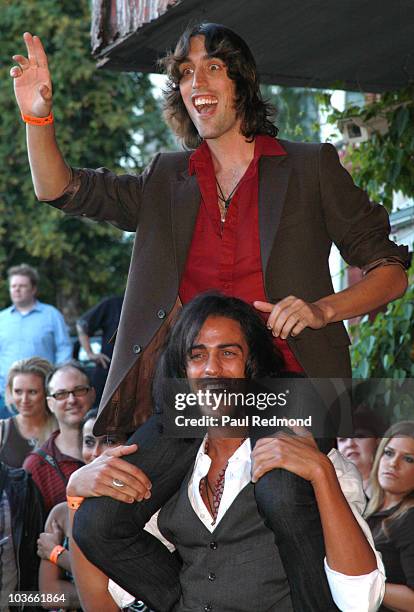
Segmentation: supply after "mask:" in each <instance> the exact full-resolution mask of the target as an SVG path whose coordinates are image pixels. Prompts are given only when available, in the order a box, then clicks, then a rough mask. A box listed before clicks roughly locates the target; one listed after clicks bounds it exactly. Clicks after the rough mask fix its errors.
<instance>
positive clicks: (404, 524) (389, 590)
mask: <svg viewBox="0 0 414 612" xmlns="http://www.w3.org/2000/svg"><path fill="white" fill-rule="evenodd" d="M366 517H367V519H368V524H369V526H370V527H371V530H372V533H373V536H374V541H375V547H376V549H377V550H378V551H379V552H381V553H382V558H383V562H384V566H385V572H386V576H387V582H386V587H385V596H384V600H383V605H382V607H381V608H380V610H381V611H385V610H392V611H394V612H395V611H396V612H412V611H413V610H414V421H402V422H401V423H397V424H395V425H393V426H392V427H390V428H389V429H388V430H387V431H386V432H385V434H384V438H383V439H382V440H381V442H380V444H379V446H378V450H377V453H376V455H375V460H374V464H373V468H372V475H371V499H370V501H369V503H368V507H367V510H366Z"/></svg>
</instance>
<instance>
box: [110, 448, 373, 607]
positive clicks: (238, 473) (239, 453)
mask: <svg viewBox="0 0 414 612" xmlns="http://www.w3.org/2000/svg"><path fill="white" fill-rule="evenodd" d="M204 448H205V440H203V442H202V444H201V446H200V448H199V450H198V453H197V457H196V460H195V464H194V469H193V473H192V476H191V478H190V480H189V483H188V497H189V500H190V503H191V506H192V508H193V510H194V512H195V513H196V515H197V516H198V518H199V519H200V521H201V522H202V523H203V525H204V526H205V527H206V529H208V531H210V532H211V533H213V532H214V530H215V528H216V527H217V525H218V524H219V523H220V521H221V519H222V518H223V516H224V515H225V513H226V512H227V510H228V509H229V507H230V506H231V504H232V503H233V501H234V500H235V499H236V497H237V496H238V494H239V493H240V491H242V489H244V487H245V486H246V485H247V484H248V483H249V482H250V480H251V457H250V455H251V444H250V439H249V438H248V439H246V440H245V441H244V442H243V444H241V446H239V448H238V449H237V450H236V451H235V453H234V454H233V455H232V456H231V457H230V459H229V462H228V466H227V469H226V473H225V476H224V490H223V496H222V498H221V501H220V506H219V510H218V514H217V518H216V521H215V522H214V524H213V519H212V517H211V514H210V513H209V511H208V509H207V508H206V505H205V504H204V501H203V499H202V497H201V495H200V480H201V479H202V478H204V477H205V476H206V475H207V473H208V471H209V469H210V465H211V459H210V457H209V456H208V455H207V454H206V453H205V452H204ZM328 457H329V459H330V460H331V461H332V464H333V466H334V468H335V471H336V475H337V477H338V481H339V484H340V487H341V489H342V492H343V494H344V496H345V498H346V500H347V502H348V504H349V506H350V508H351V510H352V512H353V514H354V516H355V518H356V520H357V522H358V524H359V525H360V527H361V529H362V530H363V532H364V534H365V536H366V538H367V540H368V542H369V544H370V545H371V547H372V549H373V550H374V553H375V556H376V559H377V569H376V570H374V571H372V572H371V573H370V574H364V575H362V576H347V575H345V574H341V573H339V572H336V571H334V570H332V569H331V568H330V567H329V566H328V564H327V561H326V558H325V560H324V567H325V572H326V576H327V579H328V584H329V587H330V589H331V593H332V598H333V600H334V602H335V603H336V605H337V606H338V608H339V609H340V610H341V611H342V612H375V610H377V609H378V608H379V606H380V604H381V601H382V598H383V597H384V591H385V571H384V566H383V563H382V560H381V555H380V553H378V552H377V551H376V550H375V547H374V542H373V539H372V535H371V531H370V529H369V527H368V525H367V523H366V522H365V520H364V519H363V518H362V512H363V511H364V508H365V504H366V499H365V495H364V490H363V488H362V480H361V476H360V474H359V472H358V470H357V468H356V467H355V465H354V464H353V463H351V462H350V461H348V460H347V459H345V457H343V456H342V455H341V453H339V451H337V450H336V449H332V450H331V451H330V452H329V454H328ZM148 530H149V531H150V532H151V533H152V534H153V535H156V536H157V537H160V539H161V538H162V536H161V534H159V532H158V534H159V535H157V533H156V531H158V530H155V529H154V525H153V524H152V525H151V528H150V529H148ZM164 543H165V542H164ZM108 589H109V591H110V593H111V595H112V597H113V598H114V599H115V601H116V603H117V604H118V605H119V606H120V607H126V605H128V603H129V604H130V603H131V597H132V596H131V595H129V594H128V593H126V592H125V591H123V590H122V589H121V588H120V587H118V586H117V585H115V583H113V582H112V581H111V580H110V581H109V585H108ZM127 595H128V597H125V596H127ZM121 603H122V604H123V606H122V605H121Z"/></svg>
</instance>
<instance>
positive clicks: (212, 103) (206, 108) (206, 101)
mask: <svg viewBox="0 0 414 612" xmlns="http://www.w3.org/2000/svg"><path fill="white" fill-rule="evenodd" d="M217 104H218V100H217V98H216V97H215V96H195V97H194V98H193V105H194V108H195V109H196V111H197V112H198V114H199V115H206V114H207V113H209V112H210V111H212V110H215V108H216V106H217Z"/></svg>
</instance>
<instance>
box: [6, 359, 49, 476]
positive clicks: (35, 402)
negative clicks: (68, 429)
mask: <svg viewBox="0 0 414 612" xmlns="http://www.w3.org/2000/svg"><path fill="white" fill-rule="evenodd" d="M52 370H53V366H52V364H51V363H49V361H47V360H46V359H41V358H40V357H31V358H30V359H21V360H20V361H16V362H15V363H13V365H12V366H11V368H10V370H9V373H8V376H7V390H8V393H9V396H10V398H11V400H12V402H13V405H14V406H15V408H16V410H17V413H18V414H17V415H16V416H13V417H11V418H9V419H5V420H1V421H0V460H1V461H4V463H6V464H7V465H9V466H11V467H22V465H23V463H24V460H25V459H26V457H27V456H28V455H29V453H31V452H33V450H34V449H35V448H38V447H40V446H42V444H43V443H44V442H45V441H46V440H47V439H48V438H49V436H50V435H51V434H52V433H53V432H54V431H56V430H57V429H59V427H58V424H57V421H56V419H55V416H54V415H53V414H52V413H51V412H50V410H49V408H48V405H47V402H46V378H47V376H48V375H49V374H50V372H52Z"/></svg>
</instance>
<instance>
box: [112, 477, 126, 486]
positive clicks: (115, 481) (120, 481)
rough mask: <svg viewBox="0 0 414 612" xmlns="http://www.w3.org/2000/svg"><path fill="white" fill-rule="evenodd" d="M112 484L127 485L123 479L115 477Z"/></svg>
mask: <svg viewBox="0 0 414 612" xmlns="http://www.w3.org/2000/svg"><path fill="white" fill-rule="evenodd" d="M112 484H113V485H114V487H124V486H125V483H124V482H122V480H118V478H113V479H112Z"/></svg>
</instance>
